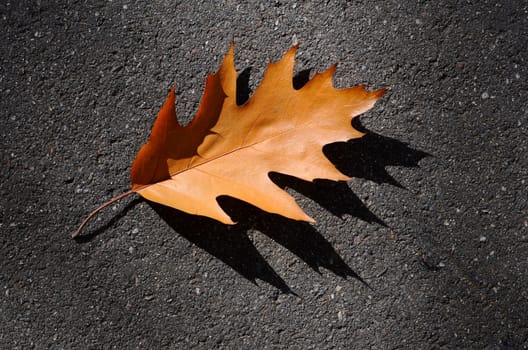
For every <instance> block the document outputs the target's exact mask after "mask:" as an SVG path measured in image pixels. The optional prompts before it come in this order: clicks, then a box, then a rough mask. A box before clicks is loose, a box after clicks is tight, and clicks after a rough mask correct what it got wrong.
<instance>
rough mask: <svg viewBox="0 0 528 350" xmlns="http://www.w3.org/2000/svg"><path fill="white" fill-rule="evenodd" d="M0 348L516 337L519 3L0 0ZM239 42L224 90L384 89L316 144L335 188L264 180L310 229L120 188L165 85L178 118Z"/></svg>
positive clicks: (522, 26) (521, 189) (464, 344)
mask: <svg viewBox="0 0 528 350" xmlns="http://www.w3.org/2000/svg"><path fill="white" fill-rule="evenodd" d="M0 22H1V27H2V30H1V31H0V60H1V65H0V93H1V95H0V96H1V97H0V113H1V115H0V121H1V129H0V134H1V137H0V145H1V153H0V162H1V166H0V348H1V349H33V348H34V349H189V348H196V349H528V316H527V315H528V275H527V273H526V271H527V270H528V255H527V250H528V205H527V202H528V193H527V190H526V188H527V183H526V182H527V181H528V156H527V154H528V149H527V146H528V138H527V134H528V132H527V130H528V129H527V128H528V104H527V102H526V101H527V100H528V84H527V81H528V80H527V78H528V66H527V59H528V40H527V38H528V4H527V3H526V1H485V0H484V1H392V0H389V1H326V2H324V4H323V3H322V2H319V1H269V2H268V1H262V2H259V1H245V2H244V1H231V0H225V1H214V2H213V1H204V2H196V3H193V2H172V1H161V0H156V1H147V0H137V1H122V0H113V1H112V0H110V1H106V0H105V1H103V0H94V1H80V0H79V1H76V0H71V1H46V0H35V1H2V2H1V3H0ZM231 41H234V42H235V46H236V48H235V55H236V58H235V61H236V66H237V70H238V71H239V72H240V73H241V75H240V78H239V89H240V98H241V99H242V100H244V99H247V98H251V93H252V92H253V91H255V88H256V87H257V86H258V84H259V81H260V80H261V78H262V75H263V73H264V70H265V67H266V64H267V63H268V62H269V61H270V60H277V59H279V58H280V57H281V56H282V54H283V53H284V52H285V51H286V50H287V49H288V48H289V47H290V46H291V45H292V44H294V43H299V45H300V48H299V50H298V53H297V61H296V68H295V69H296V78H295V81H296V84H302V83H303V82H305V81H306V80H307V79H308V78H309V77H310V76H312V75H313V74H314V73H316V72H318V71H322V70H324V69H325V68H327V67H329V66H330V65H332V64H334V63H337V64H338V66H337V71H336V75H335V85H336V86H337V87H348V86H353V85H357V84H367V85H368V86H369V87H370V88H372V89H375V88H388V89H390V91H389V92H388V93H387V94H386V95H385V96H384V97H383V98H382V99H381V100H380V101H379V102H378V104H377V105H376V106H375V107H374V108H373V109H372V110H371V111H369V112H367V113H365V114H364V115H362V116H361V117H360V118H358V122H357V123H356V122H355V123H354V125H356V126H357V127H358V128H360V129H361V130H364V131H365V132H367V136H365V137H363V138H362V139H358V140H352V141H349V142H347V143H339V144H332V145H329V146H326V147H325V149H324V151H325V154H326V155H327V156H328V158H329V159H330V160H332V162H334V164H336V166H337V167H338V168H339V169H340V170H342V171H343V172H344V173H345V174H347V175H349V176H351V177H352V178H353V179H352V181H350V182H347V183H345V182H340V183H334V182H330V181H316V182H314V183H308V182H303V181H300V180H297V179H295V178H291V177H288V176H284V175H281V174H271V175H270V176H271V177H272V179H273V180H274V181H275V182H276V183H277V184H278V185H280V186H283V187H285V188H287V190H288V191H289V193H291V194H292V195H293V196H294V197H295V198H296V199H297V200H298V202H299V203H300V206H301V207H302V208H303V209H304V210H305V211H306V212H307V213H308V214H309V215H310V216H312V217H313V218H315V219H316V220H317V222H316V223H315V224H309V223H300V222H295V221H291V220H287V219H284V218H282V217H279V216H276V215H270V214H266V213H263V212H261V211H259V210H258V209H256V208H253V207H251V206H249V205H247V204H245V203H243V202H240V201H238V200H236V199H233V198H225V197H222V198H219V199H218V200H219V202H220V203H221V204H222V206H223V207H224V208H226V211H227V212H228V213H229V214H230V215H231V216H232V217H233V218H234V219H235V220H237V221H238V222H239V223H238V224H237V225H235V226H225V225H223V224H220V223H218V222H215V221H213V220H210V219H207V218H203V217H196V216H192V215H188V214H185V213H182V212H179V211H177V210H173V209H169V208H166V207H162V206H159V205H156V204H152V203H149V202H147V201H145V200H143V199H141V198H139V197H134V198H127V199H125V200H123V201H122V202H119V203H116V204H114V205H112V206H110V207H108V208H107V209H106V210H105V211H103V212H102V213H101V214H100V215H99V216H98V217H97V218H95V219H94V220H93V222H91V223H90V224H89V225H88V227H87V228H86V230H85V232H84V233H83V236H82V237H81V238H79V239H77V240H72V239H70V237H69V235H70V233H72V232H73V231H74V230H75V229H76V227H77V225H79V223H80V222H81V221H82V219H83V218H84V217H85V216H86V215H87V214H88V213H89V212H90V211H91V210H92V209H94V208H95V207H97V206H98V205H100V204H101V203H103V202H104V201H106V200H108V199H110V198H112V197H114V196H116V195H118V194H120V193H122V192H125V191H127V190H128V189H129V187H130V180H129V171H130V166H131V163H132V161H133V159H134V157H135V155H136V153H137V151H138V150H139V148H140V147H141V145H142V144H143V143H145V142H146V140H147V139H148V135H149V132H150V128H151V127H152V123H153V121H154V118H155V116H156V113H157V112H158V110H159V108H160V107H161V105H162V103H163V101H164V99H165V97H166V95H167V93H168V91H169V89H170V87H171V86H173V85H176V87H177V106H176V110H177V114H178V117H179V119H180V120H181V121H182V122H183V123H186V122H189V121H190V120H191V119H192V117H193V115H194V113H195V111H196V110H197V108H198V105H199V101H200V96H201V94H202V92H203V88H204V83H205V78H206V74H207V73H209V72H214V71H215V70H216V69H217V68H218V66H219V64H220V62H221V59H222V57H223V55H224V54H225V53H226V52H227V50H228V48H229V44H230V42H231Z"/></svg>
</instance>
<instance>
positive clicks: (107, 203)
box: [71, 190, 136, 238]
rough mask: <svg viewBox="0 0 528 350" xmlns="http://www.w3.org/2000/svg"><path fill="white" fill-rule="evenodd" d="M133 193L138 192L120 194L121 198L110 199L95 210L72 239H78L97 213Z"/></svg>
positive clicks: (73, 234)
mask: <svg viewBox="0 0 528 350" xmlns="http://www.w3.org/2000/svg"><path fill="white" fill-rule="evenodd" d="M133 193H136V191H134V190H130V191H128V192H125V193H122V194H120V195H119V196H117V197H114V198H112V199H110V200H109V201H108V202H106V203H103V204H102V205H100V206H99V207H97V208H96V209H95V210H93V211H92V212H91V213H90V214H89V215H88V216H87V217H86V219H84V221H83V222H82V223H81V225H80V226H79V228H78V229H77V231H75V232H74V233H72V234H71V238H75V237H77V236H78V235H80V234H81V231H82V230H83V228H84V226H86V224H87V223H88V221H90V220H91V219H92V218H93V217H94V216H95V215H97V213H99V212H100V211H101V210H103V209H104V208H106V207H108V206H109V205H111V204H114V203H115V202H118V201H120V200H121V199H123V198H125V197H128V196H130V195H131V194H133Z"/></svg>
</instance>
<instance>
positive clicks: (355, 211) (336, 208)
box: [269, 173, 387, 227]
mask: <svg viewBox="0 0 528 350" xmlns="http://www.w3.org/2000/svg"><path fill="white" fill-rule="evenodd" d="M269 177H270V178H271V180H272V181H273V182H274V183H275V184H277V185H278V186H279V187H283V188H284V187H290V188H292V189H294V190H295V191H297V192H299V193H301V194H303V195H304V196H306V197H308V198H310V199H312V200H313V201H315V202H317V203H318V204H319V205H321V206H322V207H323V208H325V209H326V210H328V211H329V212H331V213H332V214H334V215H335V216H338V217H340V218H342V217H343V215H344V214H349V215H352V216H354V217H357V218H358V219H361V220H363V221H366V222H368V223H377V224H379V225H382V226H385V227H387V225H386V224H385V223H384V222H383V221H382V220H381V219H380V218H378V217H377V216H376V215H375V214H374V213H372V212H371V211H370V210H369V209H368V208H367V207H366V206H365V204H363V202H362V201H361V199H359V197H358V196H356V195H355V194H354V192H352V190H351V189H350V187H348V185H347V183H346V182H343V181H331V180H322V179H316V180H315V181H314V182H309V181H304V180H301V179H298V178H296V177H293V176H288V175H284V174H279V173H270V174H269Z"/></svg>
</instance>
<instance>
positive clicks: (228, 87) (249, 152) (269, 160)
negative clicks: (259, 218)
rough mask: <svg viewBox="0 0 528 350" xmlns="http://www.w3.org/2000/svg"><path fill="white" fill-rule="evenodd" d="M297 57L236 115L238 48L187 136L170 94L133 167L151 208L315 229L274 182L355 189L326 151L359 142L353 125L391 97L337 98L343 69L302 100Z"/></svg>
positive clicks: (352, 94) (314, 83)
mask: <svg viewBox="0 0 528 350" xmlns="http://www.w3.org/2000/svg"><path fill="white" fill-rule="evenodd" d="M296 50H297V47H296V46H295V47H292V48H291V49H290V50H289V51H288V52H287V53H286V54H285V56H284V57H283V58H282V59H281V60H280V61H278V62H275V63H270V64H269V65H268V68H267V70H266V72H265V74H264V78H263V80H262V83H261V85H260V86H259V87H258V89H257V90H256V91H255V93H254V95H253V96H252V97H251V98H250V99H249V100H248V101H247V103H245V104H244V105H242V106H238V105H237V104H236V79H237V74H236V71H235V66H234V58H233V52H234V47H233V45H231V48H230V50H229V52H228V54H227V55H226V56H225V58H224V60H223V62H222V65H221V66H220V69H219V70H218V72H217V73H216V74H214V75H209V76H208V78H207V82H206V86H205V92H204V96H203V99H202V103H201V105H200V108H199V110H198V113H197V115H196V117H195V119H194V120H193V121H192V123H190V124H189V125H187V126H185V127H182V126H180V125H179V124H178V122H177V119H176V112H175V109H174V103H175V97H174V89H172V90H171V92H170V93H169V96H168V97H167V100H166V101H165V104H164V105H163V107H162V109H161V111H160V112H159V114H158V117H157V120H156V122H155V124H154V127H153V129H152V134H151V136H150V140H149V141H148V143H147V144H145V145H144V146H143V148H141V150H140V151H139V153H138V155H137V157H136V159H135V161H134V163H133V165H132V171H131V178H132V190H133V191H135V192H137V193H139V194H140V195H141V196H143V197H144V198H146V199H148V200H151V201H153V202H157V203H160V204H164V205H167V206H170V207H173V208H176V209H179V210H182V211H184V212H187V213H191V214H196V215H203V216H208V217H211V218H213V219H216V220H218V221H221V222H223V223H226V224H232V223H233V221H232V220H231V218H230V217H229V216H228V215H227V214H226V213H225V212H224V211H223V210H222V208H221V207H220V206H219V205H218V202H217V201H216V198H217V197H218V196H221V195H228V196H232V197H235V198H238V199H241V200H244V201H246V202H248V203H251V204H253V205H255V206H257V207H259V208H261V209H263V210H265V211H267V212H270V213H276V214H280V215H283V216H286V217H288V218H291V219H295V220H305V221H313V219H312V218H310V217H309V216H308V215H306V214H305V213H304V212H303V211H302V210H301V209H300V208H299V206H298V205H297V203H296V202H295V200H294V199H293V198H292V197H291V196H290V195H288V194H287V193H286V192H285V191H283V190H282V189H280V188H279V187H278V186H276V185H275V184H274V183H273V182H272V181H271V180H270V178H269V176H268V173H269V172H272V171H273V172H279V173H283V174H287V175H292V176H295V177H298V178H301V179H303V180H308V181H312V180H314V179H316V178H323V179H330V180H336V181H337V180H348V177H347V176H345V175H343V174H342V173H340V172H339V171H338V170H337V169H336V168H335V166H334V165H333V164H332V163H330V162H329V160H328V159H327V158H326V157H325V156H324V154H323V152H322V147H323V146H324V145H325V144H328V143H332V142H337V141H346V140H349V139H353V138H357V137H361V136H362V135H363V134H362V133H361V132H359V131H357V130H356V129H354V128H353V127H352V126H351V118H353V117H355V116H357V115H359V114H361V113H363V112H365V111H367V110H369V109H370V108H371V107H372V106H373V105H374V103H375V102H376V100H378V99H379V98H380V97H381V96H382V95H383V93H384V92H385V90H383V89H382V90H377V91H373V92H369V91H366V90H365V88H364V87H363V86H356V87H353V88H348V89H343V90H338V89H335V88H334V87H333V84H332V77H333V74H334V71H335V65H334V66H332V67H331V68H330V69H328V70H327V71H325V72H323V73H319V74H317V75H315V76H314V77H313V78H312V79H311V80H310V81H309V82H308V83H307V84H306V85H305V86H303V87H302V88H301V89H299V90H295V89H294V88H293V83H292V76H293V66H294V57H295V52H296Z"/></svg>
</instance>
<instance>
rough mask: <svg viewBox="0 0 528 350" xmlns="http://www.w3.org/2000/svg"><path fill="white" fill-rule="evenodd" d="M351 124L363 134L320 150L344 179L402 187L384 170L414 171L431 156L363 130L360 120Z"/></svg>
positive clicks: (402, 143) (357, 119)
mask: <svg viewBox="0 0 528 350" xmlns="http://www.w3.org/2000/svg"><path fill="white" fill-rule="evenodd" d="M352 125H353V126H354V128H356V129H358V130H359V131H362V132H365V133H366V135H365V136H363V137H361V138H359V139H353V140H350V141H348V142H336V143H332V144H329V145H326V146H324V147H323V152H324V154H325V155H326V157H327V158H328V159H329V160H330V161H331V162H332V163H333V164H335V166H336V167H337V168H338V169H339V171H341V172H342V173H343V174H345V175H347V176H350V177H358V178H362V179H366V180H370V181H373V182H376V183H378V184H382V183H387V184H390V185H393V186H397V187H400V188H403V186H402V185H401V184H400V183H399V182H398V181H397V180H396V179H395V178H393V177H392V176H391V175H390V174H389V173H388V172H387V170H386V167H387V166H402V167H408V168H416V167H418V164H419V162H420V161H421V160H422V159H424V158H426V157H430V156H431V155H430V154H429V153H426V152H423V151H420V150H416V149H413V148H411V147H409V145H408V144H406V143H404V142H401V141H398V140H396V139H393V138H390V137H387V136H383V135H380V134H377V133H375V132H372V131H369V130H367V129H365V127H363V125H362V124H361V121H360V119H359V118H355V119H354V121H353V123H352Z"/></svg>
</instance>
